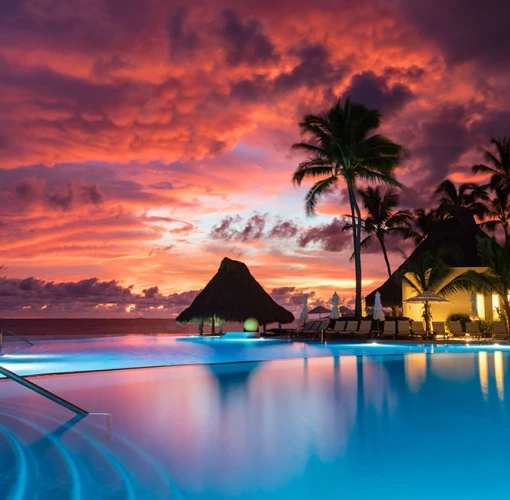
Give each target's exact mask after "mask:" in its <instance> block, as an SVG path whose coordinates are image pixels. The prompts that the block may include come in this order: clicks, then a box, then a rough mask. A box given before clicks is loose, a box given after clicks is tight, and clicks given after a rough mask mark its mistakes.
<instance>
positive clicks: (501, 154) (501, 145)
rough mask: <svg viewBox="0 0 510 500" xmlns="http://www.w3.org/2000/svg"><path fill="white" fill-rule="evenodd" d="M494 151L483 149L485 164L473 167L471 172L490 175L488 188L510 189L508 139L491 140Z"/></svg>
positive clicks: (509, 150)
mask: <svg viewBox="0 0 510 500" xmlns="http://www.w3.org/2000/svg"><path fill="white" fill-rule="evenodd" d="M491 144H493V145H494V148H493V149H495V151H491V150H490V149H484V150H482V151H483V155H484V159H485V163H481V164H479V165H474V166H473V168H472V170H473V172H474V173H475V174H477V173H482V174H490V176H491V179H490V187H491V188H493V189H494V188H496V187H506V188H510V137H501V138H499V139H492V140H491Z"/></svg>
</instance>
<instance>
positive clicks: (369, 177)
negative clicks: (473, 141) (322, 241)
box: [292, 99, 403, 317]
mask: <svg viewBox="0 0 510 500" xmlns="http://www.w3.org/2000/svg"><path fill="white" fill-rule="evenodd" d="M380 124H381V117H380V114H379V112H378V111H377V110H375V109H368V108H366V107H365V106H363V105H362V104H356V103H352V102H351V101H350V100H349V99H347V100H346V101H345V102H344V103H343V104H342V102H341V101H338V102H337V104H336V105H335V106H333V108H331V109H330V110H329V111H328V112H327V113H325V114H319V115H312V114H310V115H306V116H305V117H304V119H303V121H302V122H301V123H300V124H299V126H300V127H301V131H302V133H303V135H304V136H305V137H306V138H307V142H305V141H303V142H299V143H297V144H294V145H293V146H292V147H293V149H295V150H297V151H300V152H302V153H305V154H306V156H307V158H306V160H304V161H302V162H301V163H300V164H299V166H298V168H297V169H296V171H295V172H294V175H293V178H292V181H293V182H294V184H296V185H298V186H299V185H301V183H302V182H303V180H304V179H313V180H314V181H315V183H314V184H313V186H312V187H311V188H310V190H309V191H308V193H307V195H306V197H305V208H306V212H307V214H313V213H314V211H315V208H316V205H317V203H318V201H319V199H320V198H321V197H322V196H324V195H325V194H327V193H330V192H331V191H332V190H333V189H335V188H338V187H339V184H340V183H343V185H345V186H346V187H347V193H348V197H349V205H350V208H351V220H352V226H353V227H352V235H353V246H354V267H355V275H356V300H355V304H356V305H355V314H356V317H361V314H362V311H361V278H362V270H361V231H362V219H361V210H360V207H359V204H358V200H357V197H356V185H357V183H358V182H359V181H365V182H369V183H372V182H373V183H379V184H385V185H388V186H395V187H401V184H400V183H399V182H398V181H397V180H396V179H395V176H394V168H395V166H396V165H398V163H399V162H400V160H401V158H402V154H403V148H402V146H400V145H398V144H396V143H394V142H392V141H391V140H390V139H388V138H386V137H384V136H383V135H380V134H375V133H374V131H375V130H376V129H378V128H379V126H380Z"/></svg>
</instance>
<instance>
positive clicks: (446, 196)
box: [434, 179, 488, 219]
mask: <svg viewBox="0 0 510 500" xmlns="http://www.w3.org/2000/svg"><path fill="white" fill-rule="evenodd" d="M434 194H435V195H436V196H440V198H439V203H440V205H439V209H440V211H441V212H442V214H443V215H445V216H448V215H451V212H452V211H453V209H455V208H457V207H465V208H469V210H471V211H472V212H473V214H474V215H476V216H477V217H478V218H479V219H483V218H484V216H485V214H486V211H487V208H486V206H485V204H484V201H487V200H488V196H487V193H486V191H485V189H484V188H483V187H481V186H479V185H478V184H475V183H473V182H467V183H464V184H460V185H459V188H458V189H457V187H456V186H455V184H454V183H453V182H452V181H451V180H450V179H445V180H444V181H443V182H441V184H439V186H437V188H436V191H435V192H434Z"/></svg>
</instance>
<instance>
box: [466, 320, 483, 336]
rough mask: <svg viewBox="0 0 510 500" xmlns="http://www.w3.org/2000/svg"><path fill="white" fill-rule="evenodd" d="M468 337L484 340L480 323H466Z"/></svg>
mask: <svg viewBox="0 0 510 500" xmlns="http://www.w3.org/2000/svg"><path fill="white" fill-rule="evenodd" d="M468 335H469V336H470V337H476V338H478V339H481V338H482V332H481V331H480V325H479V324H478V321H470V322H469V323H466V336H468Z"/></svg>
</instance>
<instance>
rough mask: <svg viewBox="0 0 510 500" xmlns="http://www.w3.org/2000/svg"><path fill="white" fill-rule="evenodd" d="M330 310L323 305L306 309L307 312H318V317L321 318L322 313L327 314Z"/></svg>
mask: <svg viewBox="0 0 510 500" xmlns="http://www.w3.org/2000/svg"><path fill="white" fill-rule="evenodd" d="M330 312H331V309H326V308H325V307H322V306H317V307H315V308H314V309H312V310H311V311H308V314H318V315H319V319H321V315H322V314H329V313H330Z"/></svg>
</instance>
